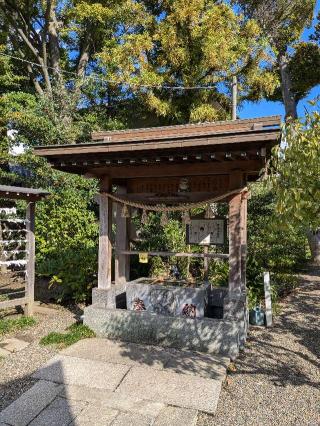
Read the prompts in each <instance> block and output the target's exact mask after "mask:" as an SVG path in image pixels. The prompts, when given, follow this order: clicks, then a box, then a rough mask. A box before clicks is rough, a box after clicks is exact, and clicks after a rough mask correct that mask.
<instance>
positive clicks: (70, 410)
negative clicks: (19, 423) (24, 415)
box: [29, 397, 87, 426]
mask: <svg viewBox="0 0 320 426" xmlns="http://www.w3.org/2000/svg"><path fill="white" fill-rule="evenodd" d="M86 405H87V404H86V403H85V402H83V401H68V400H67V399H65V398H60V397H57V398H56V399H54V400H53V401H52V402H51V404H49V405H48V407H46V408H45V409H44V410H43V411H41V413H40V414H39V415H38V416H37V417H36V418H35V419H34V420H33V421H32V422H31V423H29V426H58V425H59V426H67V425H69V424H70V422H72V420H73V419H74V418H75V417H76V416H77V415H78V414H79V413H81V411H82V410H83V409H84V408H85V407H86Z"/></svg>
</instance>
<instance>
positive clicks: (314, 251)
mask: <svg viewBox="0 0 320 426" xmlns="http://www.w3.org/2000/svg"><path fill="white" fill-rule="evenodd" d="M308 241H309V246H310V251H311V262H312V264H313V265H315V266H320V229H317V230H316V231H309V232H308Z"/></svg>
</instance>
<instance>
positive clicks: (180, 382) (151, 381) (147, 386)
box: [116, 367, 221, 414]
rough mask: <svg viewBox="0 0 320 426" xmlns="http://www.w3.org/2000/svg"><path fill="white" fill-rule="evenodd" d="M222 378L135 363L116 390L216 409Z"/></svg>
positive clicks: (175, 404) (184, 404)
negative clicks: (200, 375)
mask: <svg viewBox="0 0 320 426" xmlns="http://www.w3.org/2000/svg"><path fill="white" fill-rule="evenodd" d="M220 391H221V381H220V380H214V379H205V378H203V377H197V376H191V375H185V374H177V373H173V372H170V371H163V370H155V369H153V368H145V367H132V368H131V369H130V371H129V372H128V374H127V375H126V376H125V377H124V379H123V380H122V382H121V383H120V385H119V387H118V388H117V389H116V393H119V394H121V395H122V396H125V395H135V396H136V397H137V398H141V399H149V400H151V401H157V402H162V403H164V404H168V405H174V406H178V407H183V408H191V409H195V410H201V411H204V412H207V413H212V414H213V413H215V411H216V409H217V404H218V399H219V395H220Z"/></svg>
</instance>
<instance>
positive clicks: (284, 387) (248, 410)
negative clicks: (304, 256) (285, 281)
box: [197, 276, 320, 426]
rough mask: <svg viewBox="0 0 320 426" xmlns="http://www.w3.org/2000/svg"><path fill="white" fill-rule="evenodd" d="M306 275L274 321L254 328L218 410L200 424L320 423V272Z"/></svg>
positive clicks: (310, 425) (202, 416) (303, 425)
mask: <svg viewBox="0 0 320 426" xmlns="http://www.w3.org/2000/svg"><path fill="white" fill-rule="evenodd" d="M302 278H303V279H304V282H303V285H302V286H301V287H300V288H299V289H298V290H297V291H296V292H295V293H294V294H291V295H290V296H289V297H288V298H287V299H285V300H284V301H283V303H282V304H281V313H280V315H279V316H278V317H277V318H276V320H275V323H274V326H273V327H272V328H270V329H268V330H266V329H258V328H255V329H254V330H252V329H251V333H250V336H249V339H248V343H247V345H246V349H245V351H244V353H242V354H241V356H240V357H239V358H238V360H237V362H236V369H237V370H236V372H235V373H233V374H230V375H229V376H228V378H227V381H226V383H225V385H224V388H223V390H222V392H221V394H220V399H219V404H218V409H217V412H216V414H215V416H209V415H205V414H200V415H199V418H198V423H197V426H209V425H211V426H213V425H214V426H219V425H223V426H227V425H232V426H240V425H246V426H249V425H259V426H263V425H268V426H270V425H272V426H275V425H276V426H278V425H279V426H280V425H281V426H282V425H283V426H289V425H294V426H306V425H308V426H319V425H320V361H319V360H320V277H315V276H314V277H310V276H304V277H302Z"/></svg>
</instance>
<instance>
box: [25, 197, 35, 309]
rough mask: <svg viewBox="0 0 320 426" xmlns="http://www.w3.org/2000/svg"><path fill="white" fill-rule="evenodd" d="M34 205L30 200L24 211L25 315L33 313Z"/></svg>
mask: <svg viewBox="0 0 320 426" xmlns="http://www.w3.org/2000/svg"><path fill="white" fill-rule="evenodd" d="M35 207H36V203H35V202H34V201H31V202H29V203H28V205H27V212H26V230H27V235H26V237H27V243H26V250H27V268H26V272H27V287H26V296H27V305H26V309H25V314H26V315H27V316H31V315H33V304H34V282H35V235H34V227H35Z"/></svg>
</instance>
